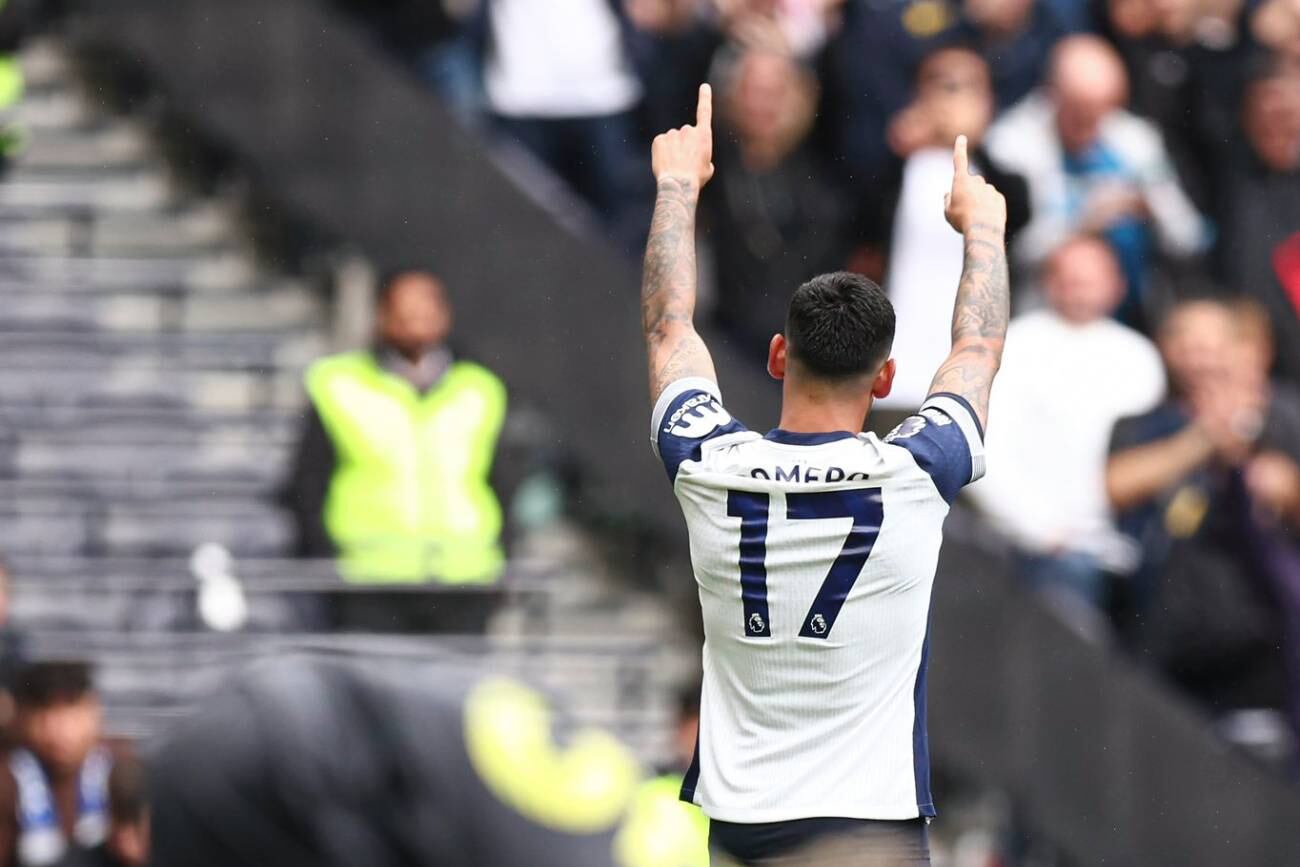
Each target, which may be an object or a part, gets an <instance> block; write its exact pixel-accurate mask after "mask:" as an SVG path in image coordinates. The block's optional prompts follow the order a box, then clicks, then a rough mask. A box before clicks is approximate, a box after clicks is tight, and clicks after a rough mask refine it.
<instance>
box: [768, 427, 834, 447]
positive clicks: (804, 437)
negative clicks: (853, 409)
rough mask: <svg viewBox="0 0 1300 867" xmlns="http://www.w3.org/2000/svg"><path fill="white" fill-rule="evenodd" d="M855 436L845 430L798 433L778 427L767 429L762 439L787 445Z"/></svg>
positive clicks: (831, 441)
mask: <svg viewBox="0 0 1300 867" xmlns="http://www.w3.org/2000/svg"><path fill="white" fill-rule="evenodd" d="M855 436H856V434H851V433H849V432H848V431H846V430H837V431H830V432H829V433H799V432H797V431H789V430H781V429H780V428H779V427H778V428H773V429H772V430H770V431H768V432H767V435H766V436H764V437H763V439H765V440H771V441H772V442H774V443H784V444H785V445H788V446H819V445H822V444H823V443H833V442H839V441H840V440H846V439H847V440H851V439H853V438H854V437H855Z"/></svg>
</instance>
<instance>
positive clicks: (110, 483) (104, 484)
mask: <svg viewBox="0 0 1300 867" xmlns="http://www.w3.org/2000/svg"><path fill="white" fill-rule="evenodd" d="M3 454H4V446H3V445H0V460H3ZM0 465H2V464H0ZM282 482H283V480H282V479H279V478H275V477H273V476H271V475H270V474H268V475H265V476H261V477H258V478H238V477H226V476H223V477H219V478H212V477H208V478H204V479H203V484H202V493H203V494H204V495H205V496H211V497H217V498H220V499H240V500H244V501H267V502H269V501H271V500H272V499H273V498H275V497H276V496H277V494H278V491H279V490H280V487H281V484H282ZM175 495H176V486H175V483H174V482H172V481H168V480H165V479H164V480H160V479H148V478H140V477H138V476H130V477H127V478H122V477H120V476H107V477H105V476H96V477H90V478H86V477H82V478H67V477H58V476H55V477H41V476H31V477H25V478H0V503H2V502H7V501H8V502H17V501H20V500H40V499H65V500H99V501H111V502H119V503H154V502H158V501H162V500H166V499H167V498H168V497H173V496H175Z"/></svg>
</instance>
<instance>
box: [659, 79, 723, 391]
mask: <svg viewBox="0 0 1300 867" xmlns="http://www.w3.org/2000/svg"><path fill="white" fill-rule="evenodd" d="M712 121H713V94H712V91H710V89H709V86H708V85H707V84H705V85H703V86H701V87H700V102H699V107H698V108H697V109H696V119H695V125H694V126H684V127H682V128H681V129H674V130H670V131H669V132H666V133H664V134H663V135H661V136H658V137H657V138H656V139H655V141H654V151H653V153H654V156H653V164H654V173H655V178H656V179H657V181H658V184H659V194H658V198H657V199H656V201H655V214H654V220H653V222H651V224H650V240H649V241H648V242H647V243H646V251H645V272H644V275H643V277H642V280H641V328H642V330H643V331H644V332H645V343H646V351H647V353H648V354H649V357H650V403H651V404H652V405H653V404H654V402H655V401H656V400H658V399H659V395H660V393H662V392H663V390H664V389H665V388H667V387H668V386H669V385H671V384H672V383H673V382H674V381H676V380H678V379H682V378H684V377H688V376H702V377H705V378H707V379H711V380H715V381H716V380H717V374H716V373H715V372H714V370H713V359H712V358H710V357H709V350H708V348H707V347H705V345H704V341H703V340H701V339H700V335H699V334H697V333H696V332H695V324H694V316H695V285H696V274H695V210H696V206H697V205H698V204H699V198H700V190H701V189H702V188H703V187H704V185H705V184H707V183H708V182H709V178H711V177H713V129H712Z"/></svg>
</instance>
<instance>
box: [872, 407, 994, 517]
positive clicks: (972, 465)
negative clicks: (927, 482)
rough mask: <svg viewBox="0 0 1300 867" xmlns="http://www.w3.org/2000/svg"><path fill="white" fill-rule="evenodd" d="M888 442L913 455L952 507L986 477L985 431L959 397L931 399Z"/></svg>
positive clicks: (970, 409)
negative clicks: (970, 486)
mask: <svg viewBox="0 0 1300 867" xmlns="http://www.w3.org/2000/svg"><path fill="white" fill-rule="evenodd" d="M885 442H887V443H890V444H892V445H896V446H900V447H901V448H904V449H907V450H908V451H909V452H911V454H912V457H913V458H914V459H915V460H916V463H917V466H919V467H920V468H921V469H923V470H925V472H926V474H927V475H929V476H930V478H931V479H932V480H933V481H934V486H935V487H936V488H938V490H939V494H940V496H942V497H943V498H944V500H946V501H947V502H949V503H951V502H952V501H953V500H954V499H955V498H956V497H957V492H958V491H960V490H961V489H962V488H963V487H964V486H965V485H968V484H970V483H971V482H973V481H975V480H977V479H979V478H980V477H982V476H983V475H984V431H983V429H982V428H981V426H980V423H979V417H978V416H976V415H975V411H974V410H973V409H972V408H971V405H970V404H969V403H968V402H967V401H966V400H965V399H964V398H962V397H960V396H958V395H955V394H946V393H944V394H935V395H931V396H930V397H929V398H927V399H926V401H925V403H924V404H922V405H921V409H920V410H919V411H918V412H917V414H916V415H912V416H908V417H907V418H906V419H904V420H903V423H902V424H900V425H899V426H898V427H896V428H894V430H893V431H891V432H890V434H889V435H888V436H886V437H885Z"/></svg>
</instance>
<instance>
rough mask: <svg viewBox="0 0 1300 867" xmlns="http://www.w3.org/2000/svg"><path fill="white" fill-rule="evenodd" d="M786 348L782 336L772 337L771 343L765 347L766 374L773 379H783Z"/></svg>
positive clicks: (775, 335)
mask: <svg viewBox="0 0 1300 867" xmlns="http://www.w3.org/2000/svg"><path fill="white" fill-rule="evenodd" d="M787 348H788V344H787V343H786V342H785V335H784V334H774V335H772V342H771V344H769V345H768V347H767V372H768V375H769V376H771V377H772V378H773V379H785V362H786V349H787Z"/></svg>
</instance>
